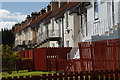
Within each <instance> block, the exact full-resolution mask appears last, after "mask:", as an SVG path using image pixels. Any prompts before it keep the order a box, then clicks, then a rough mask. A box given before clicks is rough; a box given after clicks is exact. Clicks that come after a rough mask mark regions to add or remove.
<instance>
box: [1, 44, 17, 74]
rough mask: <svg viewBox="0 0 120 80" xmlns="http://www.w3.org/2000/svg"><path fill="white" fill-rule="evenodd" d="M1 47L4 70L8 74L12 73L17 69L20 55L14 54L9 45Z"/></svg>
mask: <svg viewBox="0 0 120 80" xmlns="http://www.w3.org/2000/svg"><path fill="white" fill-rule="evenodd" d="M0 47H1V48H0V49H2V69H3V70H7V71H8V73H12V70H14V69H15V62H16V59H17V58H18V53H17V52H14V51H13V50H12V49H11V47H10V46H8V45H1V46H0Z"/></svg>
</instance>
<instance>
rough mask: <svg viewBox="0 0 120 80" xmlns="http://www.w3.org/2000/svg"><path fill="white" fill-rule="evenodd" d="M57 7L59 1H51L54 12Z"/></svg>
mask: <svg viewBox="0 0 120 80" xmlns="http://www.w3.org/2000/svg"><path fill="white" fill-rule="evenodd" d="M58 8H59V2H58V1H52V2H51V10H52V11H53V12H54V11H56V10H57V9H58Z"/></svg>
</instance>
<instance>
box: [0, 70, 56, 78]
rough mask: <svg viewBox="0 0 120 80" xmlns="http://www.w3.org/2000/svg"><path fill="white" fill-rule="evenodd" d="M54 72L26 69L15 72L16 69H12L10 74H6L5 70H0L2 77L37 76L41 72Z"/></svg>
mask: <svg viewBox="0 0 120 80" xmlns="http://www.w3.org/2000/svg"><path fill="white" fill-rule="evenodd" d="M52 73H55V72H42V71H32V72H28V71H27V70H22V71H19V72H18V73H17V71H12V74H8V73H7V72H2V73H0V74H2V77H14V76H39V75H42V74H52Z"/></svg>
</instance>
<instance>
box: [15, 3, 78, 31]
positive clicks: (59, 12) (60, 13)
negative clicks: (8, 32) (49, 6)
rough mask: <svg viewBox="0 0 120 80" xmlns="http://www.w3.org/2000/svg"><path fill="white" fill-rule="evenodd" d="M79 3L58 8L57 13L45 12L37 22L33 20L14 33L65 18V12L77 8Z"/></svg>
mask: <svg viewBox="0 0 120 80" xmlns="http://www.w3.org/2000/svg"><path fill="white" fill-rule="evenodd" d="M78 3H79V2H70V3H66V4H64V5H63V6H62V7H61V8H58V10H56V11H55V12H52V11H48V12H45V13H44V14H43V15H40V16H38V17H37V18H36V19H35V20H32V21H31V22H30V24H29V25H26V24H24V25H23V26H21V27H19V28H18V30H16V31H14V33H17V32H19V31H21V30H23V29H25V28H28V27H31V26H33V25H35V24H37V23H40V22H41V21H43V20H44V23H45V24H47V23H50V19H51V18H53V17H55V19H59V18H61V17H64V12H65V11H67V10H69V9H70V8H72V7H74V6H76V5H77V4H78Z"/></svg>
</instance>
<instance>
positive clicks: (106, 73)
mask: <svg viewBox="0 0 120 80" xmlns="http://www.w3.org/2000/svg"><path fill="white" fill-rule="evenodd" d="M105 79H106V80H109V72H108V70H105Z"/></svg>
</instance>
